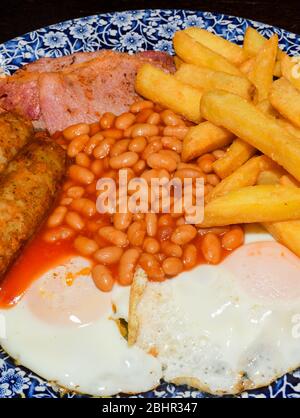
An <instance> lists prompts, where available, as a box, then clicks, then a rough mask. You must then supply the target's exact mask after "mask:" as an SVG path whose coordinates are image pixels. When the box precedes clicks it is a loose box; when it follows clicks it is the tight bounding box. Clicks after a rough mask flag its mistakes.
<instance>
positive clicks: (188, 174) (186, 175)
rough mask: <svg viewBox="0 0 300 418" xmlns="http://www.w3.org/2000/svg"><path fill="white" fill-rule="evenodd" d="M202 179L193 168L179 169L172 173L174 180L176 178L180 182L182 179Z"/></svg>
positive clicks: (199, 173)
mask: <svg viewBox="0 0 300 418" xmlns="http://www.w3.org/2000/svg"><path fill="white" fill-rule="evenodd" d="M202 177H203V174H202V173H201V172H200V171H198V170H195V169H194V168H181V169H179V170H176V171H175V173H174V178H178V179H180V180H181V181H184V179H198V178H202Z"/></svg>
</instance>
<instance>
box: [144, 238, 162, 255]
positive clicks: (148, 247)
mask: <svg viewBox="0 0 300 418" xmlns="http://www.w3.org/2000/svg"><path fill="white" fill-rule="evenodd" d="M143 249H144V250H145V251H146V253H149V254H156V253H158V252H159V250H160V245H159V242H158V241H157V240H156V239H154V238H151V237H147V238H145V240H144V244H143Z"/></svg>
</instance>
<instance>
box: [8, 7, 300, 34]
mask: <svg viewBox="0 0 300 418" xmlns="http://www.w3.org/2000/svg"><path fill="white" fill-rule="evenodd" d="M144 8H161V9H163V8H165V9H166V8H173V9H176V8H181V9H198V10H202V11H213V12H220V13H227V14H231V15H235V16H241V17H247V18H251V19H254V20H259V21H262V22H265V23H269V24H272V25H275V26H279V27H282V28H285V29H288V30H289V31H291V32H295V33H300V0H262V1H259V0H243V1H237V0H189V1H184V0H181V1H178V0H172V1H168V0H158V1H157V0H151V1H149V0H143V1H141V0H138V1H136V0H131V1H129V0H105V1H103V0H0V42H3V41H6V40H9V39H11V38H14V37H15V36H18V35H22V34H24V33H26V32H28V31H31V30H33V29H38V28H40V27H43V26H47V25H49V24H52V23H57V22H60V21H63V20H67V19H70V18H75V17H80V16H88V15H92V14H96V13H101V12H107V11H114V10H126V9H144Z"/></svg>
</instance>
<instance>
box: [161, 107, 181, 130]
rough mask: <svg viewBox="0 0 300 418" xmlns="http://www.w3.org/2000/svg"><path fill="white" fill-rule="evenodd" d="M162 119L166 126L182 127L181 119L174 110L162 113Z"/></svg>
mask: <svg viewBox="0 0 300 418" xmlns="http://www.w3.org/2000/svg"><path fill="white" fill-rule="evenodd" d="M160 117H161V119H162V121H163V123H164V124H165V125H166V126H177V125H180V122H181V119H179V117H178V116H177V115H175V113H174V112H173V111H172V110H169V109H166V110H163V111H162V112H161V113H160Z"/></svg>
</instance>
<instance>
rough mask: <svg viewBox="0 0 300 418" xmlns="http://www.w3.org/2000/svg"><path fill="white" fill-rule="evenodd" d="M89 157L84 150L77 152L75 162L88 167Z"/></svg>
mask: <svg viewBox="0 0 300 418" xmlns="http://www.w3.org/2000/svg"><path fill="white" fill-rule="evenodd" d="M90 163H91V161H90V159H89V157H88V156H87V155H86V154H85V153H84V152H79V154H77V155H76V164H77V165H80V166H81V167H86V168H89V166H90Z"/></svg>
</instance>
